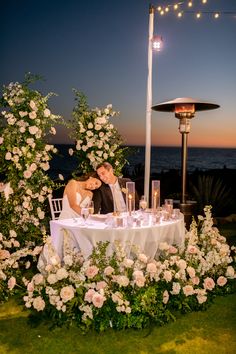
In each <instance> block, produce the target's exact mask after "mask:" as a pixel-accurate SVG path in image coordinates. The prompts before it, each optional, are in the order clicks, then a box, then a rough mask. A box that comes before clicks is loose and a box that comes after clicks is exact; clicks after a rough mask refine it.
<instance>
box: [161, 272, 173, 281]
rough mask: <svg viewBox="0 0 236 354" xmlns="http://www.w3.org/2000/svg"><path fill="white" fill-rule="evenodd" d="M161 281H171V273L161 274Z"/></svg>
mask: <svg viewBox="0 0 236 354" xmlns="http://www.w3.org/2000/svg"><path fill="white" fill-rule="evenodd" d="M163 279H165V281H166V282H167V283H169V282H170V281H171V279H172V273H171V272H170V271H169V270H165V271H164V273H163Z"/></svg>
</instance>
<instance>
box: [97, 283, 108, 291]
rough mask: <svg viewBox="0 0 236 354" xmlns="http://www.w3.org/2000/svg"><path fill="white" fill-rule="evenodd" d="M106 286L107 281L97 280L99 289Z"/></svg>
mask: <svg viewBox="0 0 236 354" xmlns="http://www.w3.org/2000/svg"><path fill="white" fill-rule="evenodd" d="M106 287H107V283H106V282H105V281H99V282H97V285H96V289H97V290H101V289H105V288H106Z"/></svg>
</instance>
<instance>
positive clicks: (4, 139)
mask: <svg viewBox="0 0 236 354" xmlns="http://www.w3.org/2000/svg"><path fill="white" fill-rule="evenodd" d="M35 79H36V78H34V77H33V76H32V75H31V74H29V75H26V78H25V81H24V82H23V83H18V82H16V83H10V84H9V85H8V86H4V87H3V95H2V97H1V99H0V105H1V108H2V111H1V113H0V174H1V176H2V177H1V181H0V182H2V183H1V186H0V187H1V188H0V192H1V196H0V219H1V229H0V232H1V234H0V241H2V242H1V243H0V280H1V279H2V280H4V281H5V285H6V284H7V276H6V274H9V275H10V274H13V273H14V270H15V273H17V271H16V270H17V265H18V263H16V262H13V263H12V264H11V261H10V260H12V258H11V255H15V254H16V252H20V250H21V249H22V250H24V252H23V251H22V252H23V253H24V254H25V257H26V254H27V252H29V254H30V253H31V252H33V251H30V249H33V247H34V246H35V245H36V244H39V243H40V244H42V233H43V234H44V233H45V230H46V227H47V225H48V217H46V213H45V212H46V207H47V205H48V202H47V197H48V195H49V194H51V193H52V188H53V187H55V186H56V185H55V183H53V181H52V180H51V179H50V177H49V176H48V175H47V174H46V171H48V169H49V168H50V165H49V161H50V160H51V158H52V154H54V153H56V149H55V147H54V146H53V145H50V144H47V143H45V137H46V135H47V134H48V133H49V134H52V135H55V134H56V130H55V128H54V126H53V124H54V123H56V122H58V120H59V116H56V115H54V114H52V113H51V111H50V110H49V108H48V106H47V101H48V99H49V98H50V97H51V96H52V93H49V94H48V95H47V96H45V97H44V96H42V95H41V94H40V93H39V92H38V91H35V90H31V89H30V88H29V84H30V83H32V82H34V81H35ZM27 250H28V251H27ZM23 253H22V257H23ZM12 257H13V258H14V256H12ZM17 257H18V256H17ZM9 259H10V260H9ZM6 265H8V268H9V269H7V267H6ZM0 295H1V294H0ZM0 297H1V296H0Z"/></svg>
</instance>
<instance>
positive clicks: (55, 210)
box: [48, 195, 62, 220]
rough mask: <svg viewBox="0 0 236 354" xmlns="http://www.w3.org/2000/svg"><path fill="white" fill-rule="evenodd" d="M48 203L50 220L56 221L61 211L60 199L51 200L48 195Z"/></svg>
mask: <svg viewBox="0 0 236 354" xmlns="http://www.w3.org/2000/svg"><path fill="white" fill-rule="evenodd" d="M48 201H49V206H50V211H51V216H52V220H57V219H58V218H59V215H60V213H61V211H62V198H52V196H51V195H49V196H48Z"/></svg>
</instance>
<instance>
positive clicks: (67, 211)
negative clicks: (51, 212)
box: [59, 192, 91, 219]
mask: <svg viewBox="0 0 236 354" xmlns="http://www.w3.org/2000/svg"><path fill="white" fill-rule="evenodd" d="M90 201H91V198H90V197H89V196H87V197H85V198H84V199H83V200H82V196H81V194H80V193H79V192H76V204H77V205H79V206H80V207H81V208H86V207H87V206H88V205H89V202H90ZM79 216H80V215H79V214H78V213H76V211H75V210H74V209H72V208H71V207H70V203H69V200H68V197H67V195H64V196H63V199H62V211H61V214H60V216H59V219H71V218H78V217H79Z"/></svg>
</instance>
